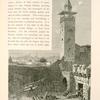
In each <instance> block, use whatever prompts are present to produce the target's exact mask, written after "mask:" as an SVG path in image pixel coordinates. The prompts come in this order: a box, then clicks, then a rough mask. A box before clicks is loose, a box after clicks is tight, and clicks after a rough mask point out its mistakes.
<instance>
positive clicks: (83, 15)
mask: <svg viewBox="0 0 100 100" xmlns="http://www.w3.org/2000/svg"><path fill="white" fill-rule="evenodd" d="M66 1H67V0H53V48H55V49H56V48H59V43H58V42H59V25H60V24H59V15H58V13H59V12H61V11H62V10H63V9H64V4H65V2H66ZM70 1H71V3H72V6H73V11H76V12H77V15H75V17H76V32H75V39H76V41H75V42H76V43H77V44H79V45H86V44H90V43H91V0H70ZM56 41H57V42H56Z"/></svg>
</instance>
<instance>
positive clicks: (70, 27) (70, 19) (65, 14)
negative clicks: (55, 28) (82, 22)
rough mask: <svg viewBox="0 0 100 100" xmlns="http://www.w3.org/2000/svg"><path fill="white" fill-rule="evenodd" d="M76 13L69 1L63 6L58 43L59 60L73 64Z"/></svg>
mask: <svg viewBox="0 0 100 100" xmlns="http://www.w3.org/2000/svg"><path fill="white" fill-rule="evenodd" d="M75 14H76V12H73V11H72V5H71V2H70V0H68V2H67V3H66V4H65V5H64V10H63V11H62V12H60V13H59V15H60V37H61V39H60V42H61V55H60V57H61V59H62V57H64V60H65V61H68V62H74V59H75V17H74V15H75Z"/></svg>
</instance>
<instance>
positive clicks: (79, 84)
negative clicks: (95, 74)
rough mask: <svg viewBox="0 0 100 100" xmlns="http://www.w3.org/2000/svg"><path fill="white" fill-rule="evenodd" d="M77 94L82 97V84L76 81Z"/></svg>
mask: <svg viewBox="0 0 100 100" xmlns="http://www.w3.org/2000/svg"><path fill="white" fill-rule="evenodd" d="M78 96H81V97H83V84H81V83H78Z"/></svg>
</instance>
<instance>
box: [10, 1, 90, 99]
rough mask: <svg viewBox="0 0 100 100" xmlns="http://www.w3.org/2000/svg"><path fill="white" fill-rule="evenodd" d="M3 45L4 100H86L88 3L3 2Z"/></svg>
mask: <svg viewBox="0 0 100 100" xmlns="http://www.w3.org/2000/svg"><path fill="white" fill-rule="evenodd" d="M8 47H9V50H8V55H9V56H8V99H9V100H91V97H90V94H91V0H23V1H22V0H15V1H13V0H9V1H8Z"/></svg>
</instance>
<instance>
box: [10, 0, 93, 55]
mask: <svg viewBox="0 0 100 100" xmlns="http://www.w3.org/2000/svg"><path fill="white" fill-rule="evenodd" d="M66 1H67V0H52V4H53V5H52V6H53V8H52V10H53V11H52V38H53V39H52V40H53V41H52V50H50V51H33V50H30V51H12V50H11V51H10V52H9V53H10V54H12V55H17V56H21V55H27V54H30V55H31V54H32V55H35V56H36V55H42V56H49V55H53V54H59V53H60V45H59V42H60V37H59V36H60V35H59V32H60V16H59V15H58V14H59V12H61V11H62V10H63V9H64V4H65V2H66ZM70 1H71V4H72V7H73V11H76V12H77V15H75V18H76V25H75V28H76V31H75V43H77V44H79V45H87V44H91V0H70Z"/></svg>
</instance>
